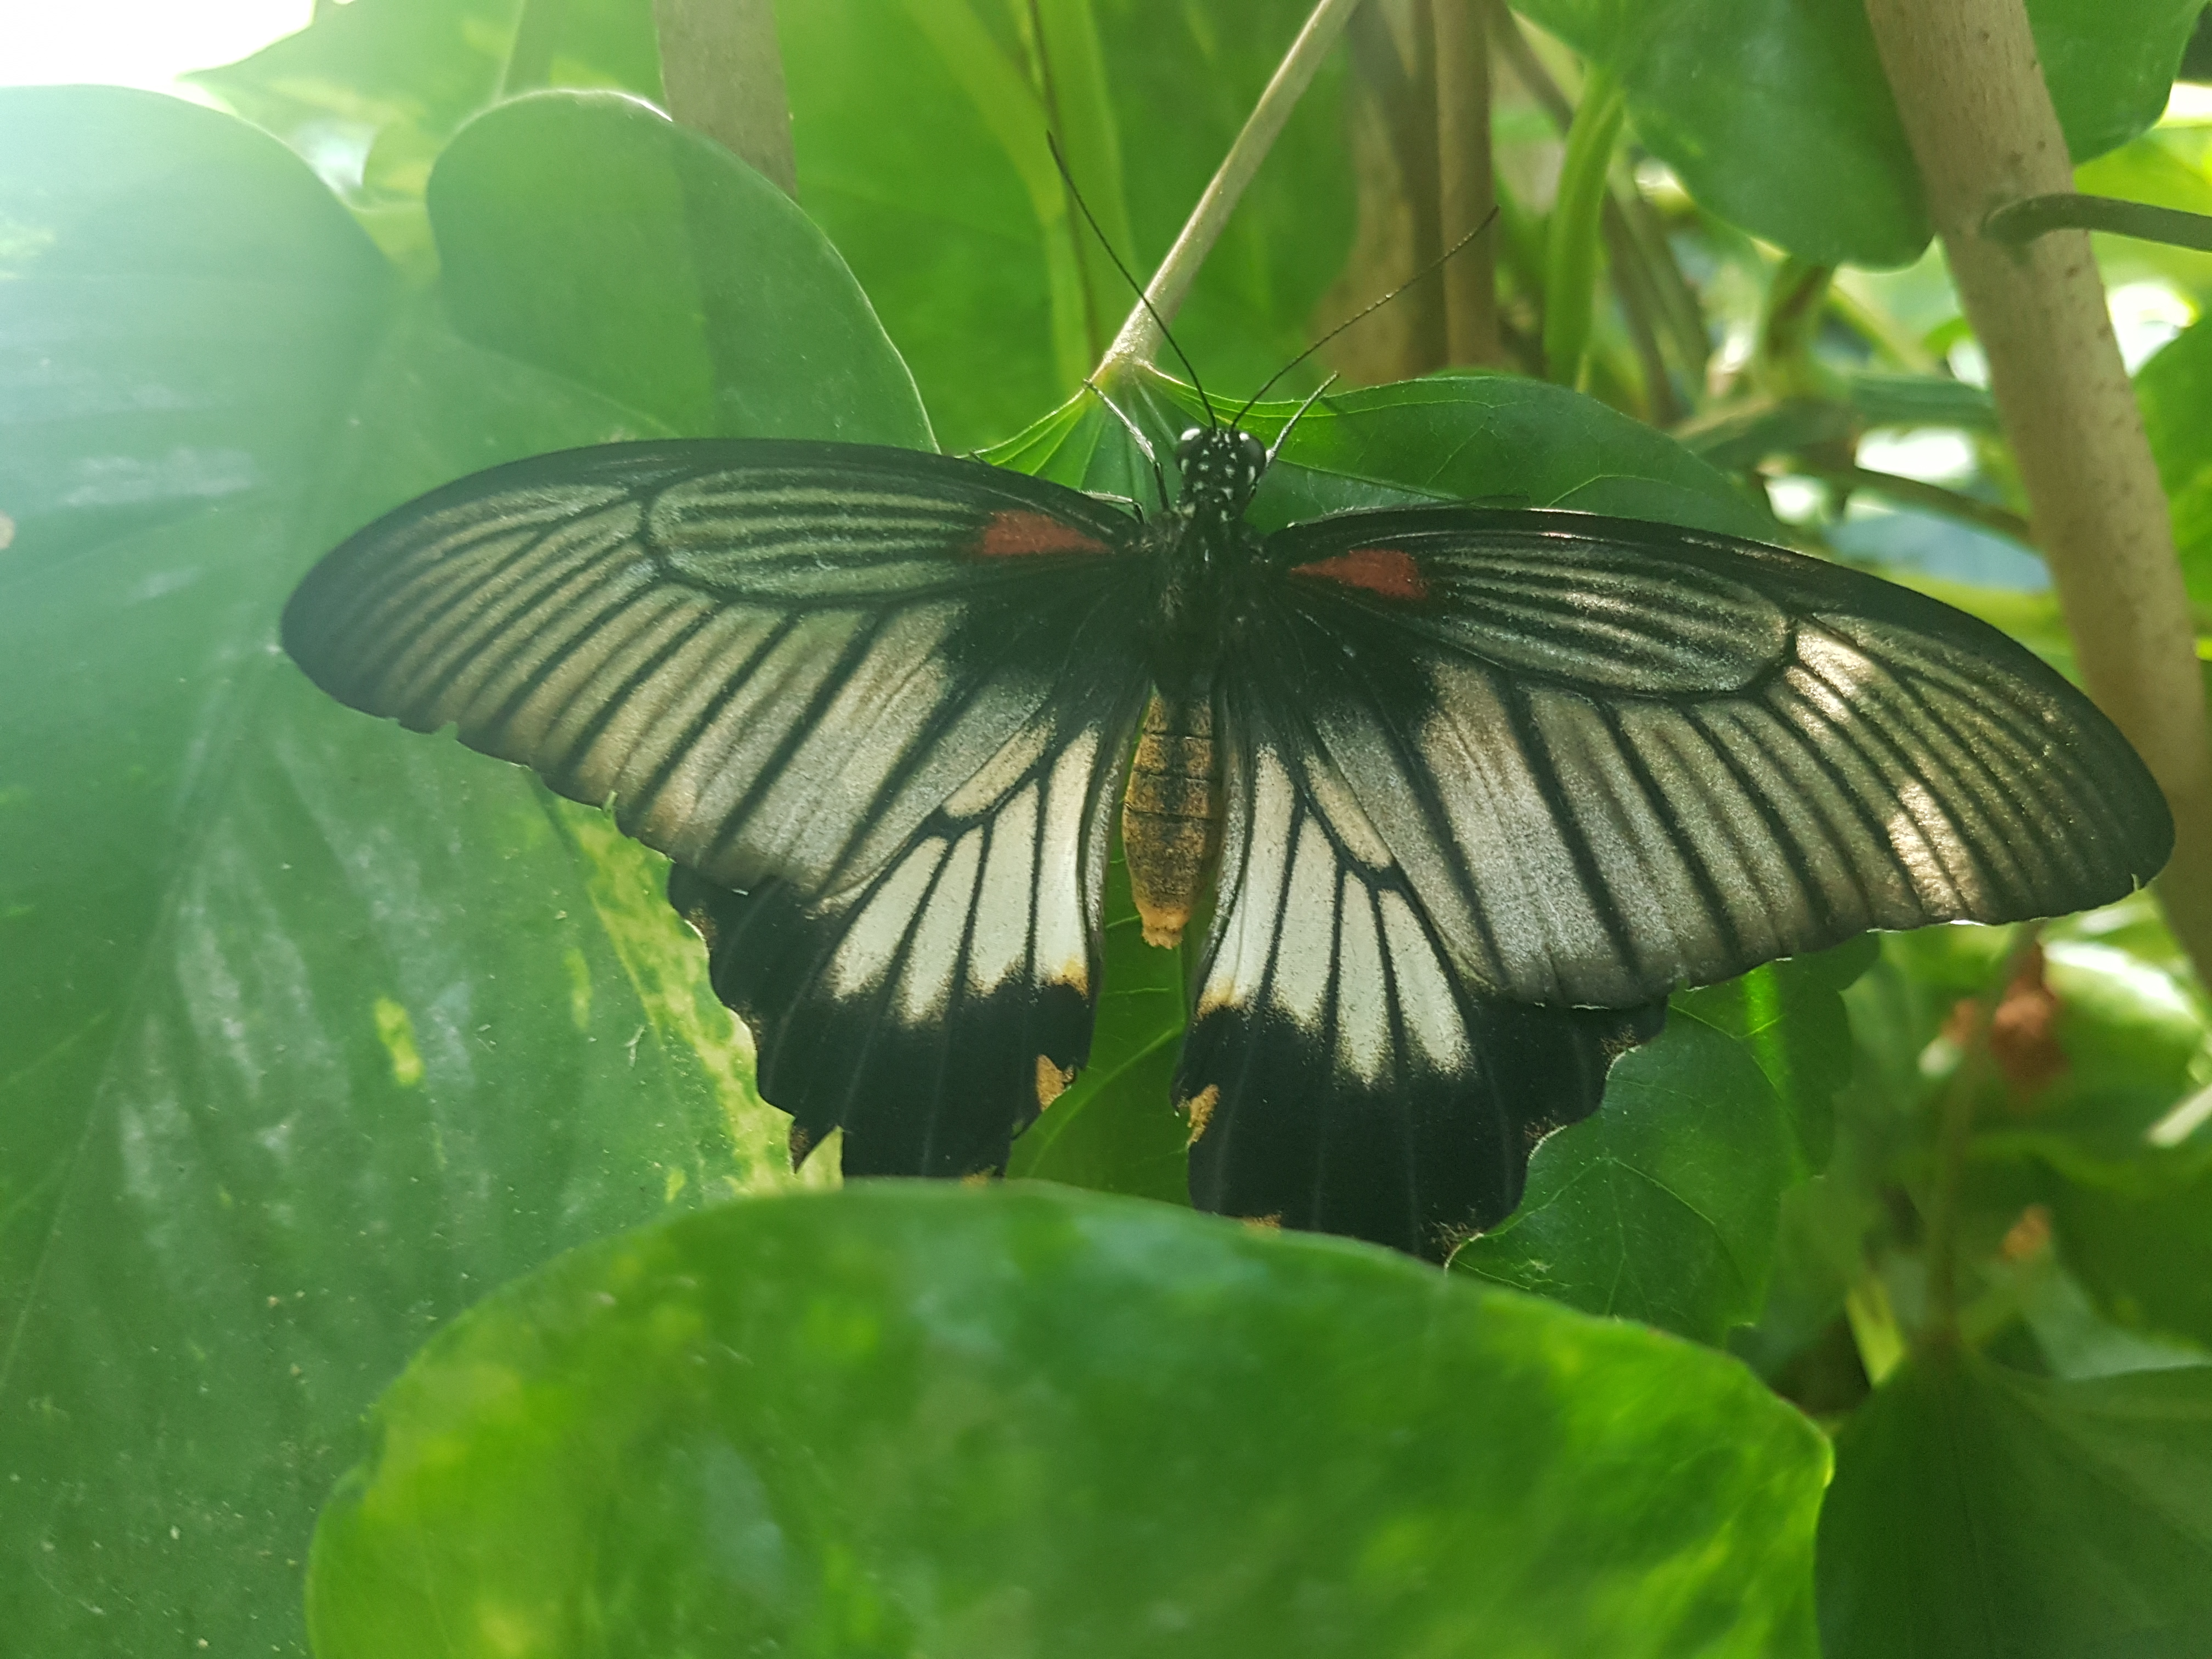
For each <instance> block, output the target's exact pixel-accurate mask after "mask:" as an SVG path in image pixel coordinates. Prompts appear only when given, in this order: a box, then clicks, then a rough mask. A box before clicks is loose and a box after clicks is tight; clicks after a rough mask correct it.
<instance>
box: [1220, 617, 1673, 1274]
mask: <svg viewBox="0 0 2212 1659" xmlns="http://www.w3.org/2000/svg"><path fill="white" fill-rule="evenodd" d="M1237 666H1238V667H1239V668H1241V669H1242V670H1243V671H1240V672H1236V673H1233V674H1231V676H1230V677H1228V678H1227V679H1226V681H1225V684H1223V686H1222V688H1221V690H1220V692H1219V698H1220V706H1219V708H1218V711H1217V715H1216V720H1217V727H1218V731H1219V732H1220V734H1221V737H1222V739H1223V746H1224V749H1225V754H1226V757H1227V760H1226V774H1227V775H1226V790H1227V798H1228V800H1227V805H1228V812H1227V827H1226V835H1225V848H1224V853H1223V858H1222V865H1221V876H1220V884H1219V894H1220V896H1219V899H1218V904H1217V908H1216V911H1215V918H1214V924H1213V927H1212V932H1211V933H1210V935H1209V937H1208V939H1207V945H1206V960H1205V965H1204V967H1203V969H1201V972H1200V980H1199V988H1198V996H1197V1002H1196V1007H1195V1010H1194V1015H1193V1021H1192V1025H1191V1030H1190V1034H1189V1036H1188V1038H1187V1040H1186V1041H1185V1043H1184V1047H1183V1053H1182V1064H1181V1068H1180V1070H1179V1072H1178V1074H1177V1078H1176V1100H1177V1103H1178V1104H1179V1105H1181V1106H1182V1109H1184V1110H1185V1111H1186V1112H1187V1113H1188V1115H1189V1117H1190V1122H1191V1129H1192V1133H1193V1139H1192V1146H1191V1194H1192V1197H1193V1199H1194V1201H1195V1202H1196V1203H1197V1204H1198V1205H1199V1206H1200V1207H1201V1208H1203V1209H1208V1210H1214V1211H1218V1212H1223V1213H1225V1214H1229V1215H1239V1216H1248V1217H1253V1218H1267V1219H1272V1220H1274V1221H1277V1222H1279V1223H1280V1224H1281V1225H1285V1226H1292V1227H1303V1228H1311V1229H1316V1230H1318V1231H1324V1232H1336V1233H1347V1234H1351V1235H1352V1236H1353V1237H1360V1238H1367V1239H1372V1240H1375V1241H1376V1242H1378V1243H1387V1244H1394V1245H1395V1246H1397V1247H1398V1248H1399V1249H1404V1250H1409V1251H1412V1252H1413V1253H1415V1254H1418V1255H1427V1256H1431V1257H1433V1258H1435V1259H1437V1260H1442V1259H1443V1256H1444V1255H1448V1254H1449V1250H1450V1248H1451V1246H1452V1245H1453V1244H1454V1243H1456V1242H1457V1241H1458V1240H1459V1239H1460V1238H1461V1237H1464V1236H1465V1235H1466V1234H1467V1233H1468V1232H1469V1231H1474V1230H1477V1229H1480V1228H1483V1227H1487V1226H1490V1225H1494V1224H1495V1223H1496V1222H1498V1221H1499V1220H1500V1219H1502V1218H1504V1216H1505V1215H1506V1214H1507V1213H1508V1212H1510V1211H1511V1210H1512V1208H1513V1206H1515V1205H1516V1203H1517V1202H1518V1201H1519V1200H1520V1196H1521V1189H1522V1182H1523V1181H1524V1179H1525V1177H1526V1175H1527V1171H1528V1154H1529V1152H1530V1151H1531V1150H1532V1149H1533V1148H1534V1146H1535V1143H1536V1142H1537V1141H1538V1140H1539V1139H1541V1138H1542V1137H1543V1136H1544V1135H1545V1134H1546V1133H1548V1132H1550V1131H1551V1130H1552V1129H1553V1128H1556V1127H1559V1126H1560V1125H1562V1124H1565V1123H1571V1122H1573V1121H1577V1119H1580V1118H1583V1117H1586V1116H1588V1115H1589V1113H1591V1112H1592V1111H1594V1110H1595V1109H1596V1108H1597V1104H1598V1101H1599V1098H1600V1097H1601V1095H1602V1093H1603V1092H1604V1088H1605V1078H1606V1073H1607V1069H1608V1068H1609V1067H1610V1066H1611V1065H1612V1062H1613V1059H1614V1057H1615V1056H1616V1055H1617V1054H1620V1053H1621V1052H1622V1051H1623V1050H1625V1049H1626V1048H1629V1047H1632V1045H1633V1044H1635V1043H1637V1042H1641V1041H1643V1040H1644V1039H1645V1038H1646V1037H1649V1036H1652V1035H1654V1034H1655V1033H1656V1031H1657V1030H1658V1029H1659V1026H1660V1024H1661V1023H1662V1021H1663V1020H1664V1018H1665V1013H1666V1008H1665V1005H1664V1004H1663V1003H1658V1004H1655V1005H1651V1006H1646V1007H1640V1008H1635V1009H1630V1010H1626V1011H1614V1010H1603V1009H1571V1008H1570V1009H1559V1008H1540V1007H1530V1006H1521V1005H1516V1004H1511V1003H1505V1002H1499V1001H1496V1000H1485V999H1481V998H1478V997H1475V996H1474V995H1471V994H1469V993H1468V990H1467V988H1466V987H1465V986H1464V985H1463V983H1462V981H1461V978H1460V976H1459V975H1458V973H1457V972H1456V970H1455V968H1454V967H1453V964H1452V962H1451V959H1450V957H1449V951H1447V949H1446V947H1445V945H1444V944H1443V941H1442V940H1441V939H1440V938H1439V936H1438V933H1437V928H1436V927H1435V924H1434V921H1433V920H1432V919H1431V916H1430V915H1428V913H1427V911H1426V909H1425V907H1424V904H1423V902H1422V900H1421V897H1420V896H1419V894H1418V893H1417V892H1416V891H1415V890H1413V886H1412V884H1411V883H1410V882H1409V881H1408V880H1407V874H1406V872H1405V871H1404V869H1403V868H1402V867H1401V866H1399V864H1398V863H1397V861H1396V860H1395V858H1394V857H1393V856H1392V855H1391V853H1390V851H1389V847H1388V846H1387V845H1386V844H1385V843H1384V842H1383V838H1382V836H1380V835H1379V834H1378V832H1377V830H1376V826H1375V825H1374V823H1372V822H1370V819H1369V818H1368V817H1367V815H1366V814H1365V813H1364V811H1362V810H1361V808H1360V806H1359V805H1358V801H1357V800H1356V799H1354V797H1353V795H1352V791H1351V789H1350V788H1349V787H1347V785H1346V780H1345V777H1344V775H1343V774H1342V773H1341V772H1340V770H1339V769H1337V767H1336V766H1335V764H1334V763H1333V762H1332V761H1331V760H1330V759H1329V757H1328V754H1327V753H1326V751H1325V750H1322V748H1321V747H1320V745H1319V744H1318V743H1317V742H1316V738H1315V734H1314V732H1313V728H1312V726H1311V725H1310V721H1309V720H1308V717H1307V715H1306V714H1305V712H1304V710H1303V709H1302V708H1301V707H1300V705H1299V702H1297V697H1296V693H1295V681H1294V679H1292V678H1284V677H1281V676H1279V675H1278V674H1276V673H1275V672H1273V671H1272V670H1271V669H1270V668H1269V667H1268V666H1267V665H1266V664H1264V663H1260V662H1255V661H1250V660H1246V661H1244V662H1243V663H1241V664H1239V665H1237Z"/></svg>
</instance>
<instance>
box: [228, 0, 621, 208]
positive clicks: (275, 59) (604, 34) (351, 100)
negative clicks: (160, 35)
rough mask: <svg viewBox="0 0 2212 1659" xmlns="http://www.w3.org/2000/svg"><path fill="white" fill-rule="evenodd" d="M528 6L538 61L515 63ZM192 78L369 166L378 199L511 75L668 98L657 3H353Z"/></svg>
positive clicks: (322, 9) (280, 126) (422, 164)
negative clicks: (663, 91) (657, 38)
mask: <svg viewBox="0 0 2212 1659" xmlns="http://www.w3.org/2000/svg"><path fill="white" fill-rule="evenodd" d="M526 9H527V10H529V11H531V12H532V14H533V15H532V35H533V40H532V43H531V46H530V48H529V51H528V52H527V53H526V55H529V56H532V57H533V58H535V59H536V62H535V63H534V64H514V63H513V57H514V52H515V41H516V31H517V26H518V24H519V23H520V21H521V19H522V17H523V15H524V14H525V11H526ZM518 69H519V70H520V71H521V73H520V84H519V85H518V84H516V80H517V77H516V74H515V71H516V70H518ZM191 79H192V80H193V81H194V82H197V83H198V84H199V85H200V86H201V87H203V88H205V89H206V90H208V91H209V92H211V93H213V94H215V95H216V97H218V98H220V99H222V100H223V102H224V103H225V104H226V105H228V106H229V107H230V108H232V109H234V110H236V111H237V112H239V113H240V114H241V115H243V116H245V117H246V118H248V119H249V120H252V121H256V122H258V123H259V124H260V125H263V126H264V127H267V128H268V129H269V130H270V131H271V132H274V133H276V135H277V136H278V137H282V138H284V139H285V140H287V141H288V142H289V143H293V144H295V145H296V146H297V147H298V148H299V149H301V152H302V153H303V154H305V155H307V156H309V157H310V158H311V159H313V160H315V161H318V162H319V164H320V165H322V166H324V167H326V168H327V169H329V170H330V171H331V173H336V174H348V173H362V174H365V175H366V176H365V177H364V178H362V179H360V180H359V183H360V184H361V185H362V189H363V193H364V194H365V195H366V196H367V197H368V199H370V200H379V199H385V198H391V197H419V196H420V195H421V193H422V185H423V182H424V180H425V179H426V178H427V177H428V172H429V168H430V165H431V163H432V161H434V159H435V157H436V155H437V153H438V150H439V149H440V148H441V145H442V144H443V143H444V142H445V140H446V139H447V138H448V137H451V136H452V134H453V131H454V130H455V129H456V128H458V127H459V125H461V124H462V123H463V122H464V121H465V120H467V119H468V118H470V117H471V116H472V115H474V114H476V113H477V112H479V111H480V110H482V109H483V108H485V107H486V106H488V105H489V104H490V103H491V102H492V101H493V100H494V99H495V98H496V97H497V96H498V94H499V91H500V88H501V84H502V83H503V82H505V83H507V84H508V85H510V87H512V88H513V89H514V90H528V89H530V88H532V87H533V86H540V85H546V84H551V85H556V86H578V87H620V88H626V89H627V90H629V91H631V92H635V93H637V94H640V95H641V96H643V97H647V98H658V97H659V95H660V58H659V50H658V48H657V47H656V46H655V45H654V42H653V12H652V7H651V5H650V3H649V0H534V3H532V4H530V5H529V6H527V7H526V4H525V0H347V3H346V4H344V5H326V6H318V7H317V8H316V9H315V17H314V21H313V22H312V23H311V24H310V25H309V26H308V27H306V28H304V29H302V30H301V31H300V32H299V33H296V34H290V35H287V36H285V37H284V38H283V40H277V41H275V42H273V43H272V44H270V45H269V46H264V47H263V48H262V49H261V50H260V51H259V52H255V53H254V54H253V55H252V57H250V58H241V59H240V61H239V62H237V63H235V64H225V65H224V66H223V67H222V68H220V69H212V70H201V71H199V72H198V73H197V74H196V75H194V76H191Z"/></svg>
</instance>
